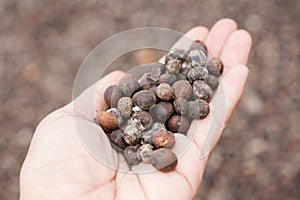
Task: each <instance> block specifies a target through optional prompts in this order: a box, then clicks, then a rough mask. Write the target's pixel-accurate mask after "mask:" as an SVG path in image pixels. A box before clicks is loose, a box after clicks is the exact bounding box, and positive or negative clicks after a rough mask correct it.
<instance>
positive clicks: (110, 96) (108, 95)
mask: <svg viewBox="0 0 300 200" xmlns="http://www.w3.org/2000/svg"><path fill="white" fill-rule="evenodd" d="M122 95H123V94H122V91H121V89H120V88H118V86H116V85H111V86H109V87H108V88H106V90H105V92H104V100H105V102H106V103H107V105H108V106H109V107H115V106H116V105H117V103H118V100H119V99H120V98H121V97H122Z"/></svg>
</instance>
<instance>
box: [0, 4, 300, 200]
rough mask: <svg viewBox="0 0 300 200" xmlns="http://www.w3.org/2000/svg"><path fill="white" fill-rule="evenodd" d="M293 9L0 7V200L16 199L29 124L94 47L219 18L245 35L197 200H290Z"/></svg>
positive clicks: (295, 115)
mask: <svg viewBox="0 0 300 200" xmlns="http://www.w3.org/2000/svg"><path fill="white" fill-rule="evenodd" d="M70 2H72V3H70ZM299 10H300V1H297V0H287V1H280V0H276V1H258V0H253V1H246V0H229V1H221V0H214V1H184V0H177V1H156V2H155V3H154V2H153V1H139V0H133V1H130V2H127V3H122V2H121V1H117V0H112V1H109V2H108V1H107V2H97V1H93V0H92V1H84V2H83V1H78V0H73V1H69V2H67V1H50V0H45V1H34V0H26V1H17V0H0V22H1V23H0V45H1V48H0V105H1V107H0V113H1V115H0V127H1V129H0V130H1V132H0V160H1V164H0V179H1V183H0V199H17V198H18V196H19V182H18V181H19V180H18V179H19V171H20V167H21V164H22V161H23V160H24V157H25V155H26V152H27V149H28V146H29V143H30V140H31V137H32V135H33V132H34V129H35V127H36V125H37V124H38V123H39V121H40V120H41V119H42V118H43V117H44V116H45V115H47V114H48V113H49V112H51V111H53V110H55V109H57V108H59V107H61V106H62V105H64V104H66V103H67V102H69V101H70V100H71V96H72V86H73V82H74V78H75V75H76V72H77V70H78V68H79V66H80V64H81V62H82V61H83V59H84V58H85V56H86V55H87V54H88V53H89V51H90V50H91V49H92V48H93V47H95V46H96V45H97V44H98V43H99V42H101V41H102V40H104V39H106V38H107V37H109V36H111V35H113V34H115V33H119V32H121V31H124V30H127V29H131V28H135V27H144V26H159V27H166V28H170V29H173V30H178V31H181V32H186V31H187V30H188V29H190V28H191V27H193V26H196V25H206V26H208V27H210V26H211V25H212V24H213V23H214V22H215V21H217V20H219V19H221V18H223V17H231V18H234V19H235V20H236V21H237V22H238V24H239V26H240V27H241V28H245V29H247V30H249V31H250V32H251V34H252V37H253V51H252V53H251V57H250V61H249V67H250V77H249V81H248V84H247V88H246V91H245V93H244V96H243V98H242V100H241V101H240V103H239V105H238V107H237V109H236V111H235V113H234V115H233V118H232V120H231V122H230V124H229V125H228V127H227V128H226V130H225V131H224V133H223V136H222V139H221V140H220V142H219V145H218V146H217V148H216V149H215V153H214V154H213V155H212V157H211V159H210V161H209V163H208V167H207V170H206V172H205V176H204V180H203V183H202V185H201V189H200V190H199V192H198V194H197V198H199V199H207V200H219V199H220V200H221V199H222V200H232V199H243V200H253V199H261V200H269V199H270V200H271V199H272V200H274V199H286V200H296V199H300V190H299V185H300V166H299V164H300V135H299V130H300V127H299V122H298V121H299V119H300V114H299V110H300V105H299V103H300V95H299V80H300V79H299V77H300V70H299V65H300V62H299V59H300V57H299V55H300V51H299V46H300V44H299V36H300V29H299V25H298V24H299V18H300V16H299ZM135 59H136V58H135V56H131V57H128V58H126V59H125V60H126V61H127V65H129V66H130V65H131V64H134V63H135V61H134V60H135Z"/></svg>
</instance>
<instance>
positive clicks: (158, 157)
mask: <svg viewBox="0 0 300 200" xmlns="http://www.w3.org/2000/svg"><path fill="white" fill-rule="evenodd" d="M177 160H178V159H177V156H176V154H175V153H173V152H172V151H171V150H170V149H165V148H162V149H157V150H155V151H153V152H152V154H151V159H150V161H151V164H152V165H153V167H155V168H156V169H158V170H160V171H162V172H169V171H172V170H173V169H175V167H176V166H177V162H178V161H177Z"/></svg>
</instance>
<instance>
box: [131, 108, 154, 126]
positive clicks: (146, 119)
mask: <svg viewBox="0 0 300 200" xmlns="http://www.w3.org/2000/svg"><path fill="white" fill-rule="evenodd" d="M132 119H135V120H138V121H140V122H141V124H142V125H143V126H144V127H145V128H146V129H149V128H151V126H152V124H153V119H152V117H151V115H150V114H149V113H148V112H146V111H141V112H136V113H133V114H132Z"/></svg>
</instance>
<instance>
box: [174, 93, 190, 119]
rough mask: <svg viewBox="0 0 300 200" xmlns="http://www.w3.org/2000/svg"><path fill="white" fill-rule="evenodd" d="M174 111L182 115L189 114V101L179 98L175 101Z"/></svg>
mask: <svg viewBox="0 0 300 200" xmlns="http://www.w3.org/2000/svg"><path fill="white" fill-rule="evenodd" d="M173 104H174V109H175V111H176V112H177V113H178V114H180V115H186V114H187V113H188V107H189V104H188V101H187V100H186V99H184V98H182V97H179V98H177V99H176V100H175V101H174V103H173Z"/></svg>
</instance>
